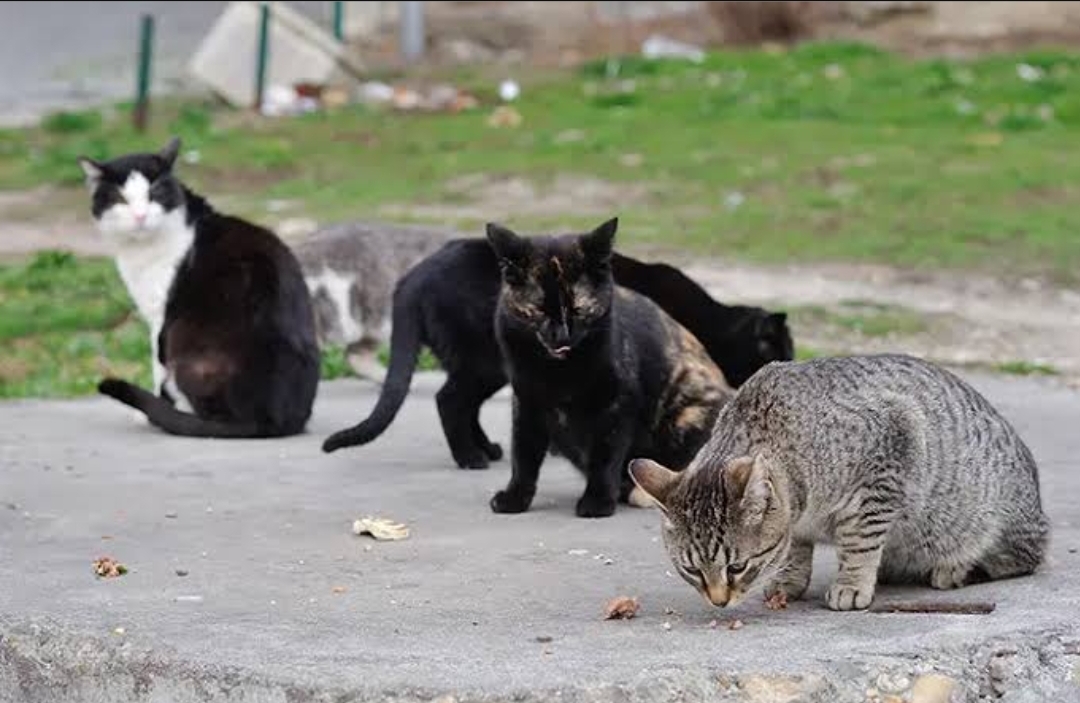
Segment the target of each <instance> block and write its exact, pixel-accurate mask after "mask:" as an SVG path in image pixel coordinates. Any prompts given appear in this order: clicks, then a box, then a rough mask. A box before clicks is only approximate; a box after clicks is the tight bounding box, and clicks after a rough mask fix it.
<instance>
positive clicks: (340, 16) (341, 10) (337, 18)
mask: <svg viewBox="0 0 1080 703" xmlns="http://www.w3.org/2000/svg"><path fill="white" fill-rule="evenodd" d="M334 37H336V38H337V40H338V41H344V40H345V3H343V2H341V1H340V0H338V2H335V3H334Z"/></svg>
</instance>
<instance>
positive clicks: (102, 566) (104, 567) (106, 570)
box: [94, 557, 128, 579]
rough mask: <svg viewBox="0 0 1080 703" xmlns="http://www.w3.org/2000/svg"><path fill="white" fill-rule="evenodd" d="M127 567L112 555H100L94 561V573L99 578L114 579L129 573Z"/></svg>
mask: <svg viewBox="0 0 1080 703" xmlns="http://www.w3.org/2000/svg"><path fill="white" fill-rule="evenodd" d="M127 571H128V570H127V567H126V566H124V565H123V564H121V563H120V562H118V561H116V560H115V559H113V558H112V557H100V558H98V559H97V560H95V561H94V573H95V574H97V575H98V578H103V579H114V578H116V577H118V576H123V575H124V574H126V573H127Z"/></svg>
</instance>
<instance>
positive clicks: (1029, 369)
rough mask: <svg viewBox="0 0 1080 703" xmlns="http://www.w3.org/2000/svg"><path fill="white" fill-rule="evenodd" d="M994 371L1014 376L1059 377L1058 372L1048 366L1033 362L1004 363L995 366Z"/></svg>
mask: <svg viewBox="0 0 1080 703" xmlns="http://www.w3.org/2000/svg"><path fill="white" fill-rule="evenodd" d="M993 368H994V370H995V371H997V372H998V373H1007V374H1012V375H1014V376H1057V375H1058V373H1059V372H1058V370H1057V369H1055V368H1054V367H1053V366H1050V365H1048V364H1037V363H1034V362H1031V361H1004V362H1001V363H999V364H994V367H993Z"/></svg>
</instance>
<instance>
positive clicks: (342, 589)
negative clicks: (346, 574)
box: [330, 586, 345, 593]
mask: <svg viewBox="0 0 1080 703" xmlns="http://www.w3.org/2000/svg"><path fill="white" fill-rule="evenodd" d="M330 591H331V592H333V593H344V592H345V587H344V586H334V587H333V588H331V589H330Z"/></svg>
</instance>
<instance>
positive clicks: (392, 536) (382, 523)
mask: <svg viewBox="0 0 1080 703" xmlns="http://www.w3.org/2000/svg"><path fill="white" fill-rule="evenodd" d="M352 529H353V534H354V535H363V534H369V535H371V536H372V537H374V538H375V539H377V540H399V539H408V537H409V528H408V527H407V526H405V525H403V524H401V523H400V522H394V521H393V520H387V519H386V518H373V517H365V518H360V519H359V520H357V521H356V522H354V523H353V527H352Z"/></svg>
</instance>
